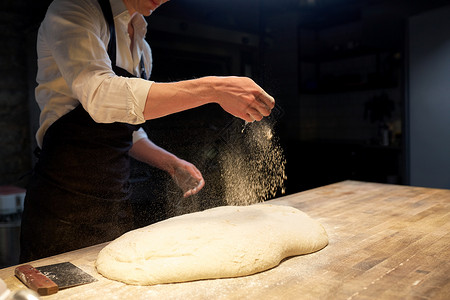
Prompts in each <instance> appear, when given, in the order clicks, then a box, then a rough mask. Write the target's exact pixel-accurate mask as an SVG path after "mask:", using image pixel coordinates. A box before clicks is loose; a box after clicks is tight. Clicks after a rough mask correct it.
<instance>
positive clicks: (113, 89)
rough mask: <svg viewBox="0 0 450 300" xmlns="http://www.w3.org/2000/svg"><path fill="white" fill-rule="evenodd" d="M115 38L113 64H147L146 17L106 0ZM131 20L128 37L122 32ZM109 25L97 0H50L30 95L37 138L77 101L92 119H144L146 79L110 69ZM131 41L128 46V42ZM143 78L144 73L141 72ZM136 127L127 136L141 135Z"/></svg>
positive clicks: (134, 69) (135, 67)
mask: <svg viewBox="0 0 450 300" xmlns="http://www.w3.org/2000/svg"><path fill="white" fill-rule="evenodd" d="M110 3H111V7H112V11H113V16H114V24H115V29H116V39H117V58H116V60H117V61H116V65H117V66H119V67H121V68H123V69H125V70H127V71H128V72H130V73H131V74H134V75H136V76H138V77H139V76H140V66H139V62H140V60H141V57H143V60H144V63H145V72H146V74H150V72H151V68H152V56H151V50H150V47H149V45H148V44H147V42H146V41H145V35H146V33H147V22H146V21H145V19H144V17H143V16H142V15H139V14H135V15H134V16H133V18H132V19H131V16H130V14H129V13H128V11H127V9H126V7H125V5H124V3H123V1H122V0H110ZM130 21H131V22H132V24H133V28H134V39H133V41H131V40H130V36H129V35H128V24H129V22H130ZM108 42H109V29H108V25H107V23H106V21H105V18H104V17H103V13H102V11H101V8H100V5H99V4H98V2H97V0H54V1H53V2H52V4H51V5H50V7H49V9H48V11H47V14H46V16H45V18H44V20H43V22H42V24H41V26H40V28H39V32H38V37H37V54H38V73H37V78H36V80H37V83H38V86H37V88H36V91H35V94H36V101H37V103H38V105H39V107H40V109H41V115H40V128H39V130H38V132H37V133H36V139H37V143H38V145H39V146H40V147H42V140H43V137H44V134H45V132H46V130H47V128H48V127H49V126H50V125H51V124H53V123H54V122H55V121H56V120H57V119H58V118H60V117H61V116H63V115H65V114H66V113H68V112H70V111H71V110H72V109H74V108H75V107H76V106H77V105H79V103H81V104H82V105H83V107H84V109H85V110H86V111H87V112H88V113H89V114H90V116H91V117H92V118H93V119H94V120H95V121H96V122H98V123H113V122H123V123H129V124H141V123H144V122H145V119H144V115H143V111H144V106H145V102H146V99H147V94H148V91H149V89H150V87H151V84H152V82H151V81H148V80H144V79H141V78H126V77H120V76H117V75H115V73H114V72H113V70H112V67H111V60H110V59H109V56H108V53H107V45H108ZM131 43H133V47H132V49H133V51H132V52H131V50H130V45H131ZM147 79H148V78H147ZM146 136H147V135H146V133H145V132H144V131H143V130H142V129H140V130H139V131H136V132H135V133H134V135H133V141H134V142H135V141H137V140H139V139H140V138H143V137H146Z"/></svg>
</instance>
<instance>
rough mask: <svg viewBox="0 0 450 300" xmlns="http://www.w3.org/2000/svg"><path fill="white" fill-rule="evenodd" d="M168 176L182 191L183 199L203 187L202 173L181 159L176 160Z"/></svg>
mask: <svg viewBox="0 0 450 300" xmlns="http://www.w3.org/2000/svg"><path fill="white" fill-rule="evenodd" d="M170 175H171V176H172V179H173V180H174V181H175V183H176V184H177V185H178V186H179V187H180V188H181V190H182V191H183V197H185V198H186V197H189V196H192V195H194V194H196V193H198V192H199V191H200V190H201V189H202V188H203V186H204V185H205V180H204V179H203V176H202V173H200V171H199V170H198V169H197V168H196V167H195V166H194V165H193V164H191V163H189V162H187V161H185V160H183V159H178V160H177V164H176V166H174V168H173V171H172V172H170Z"/></svg>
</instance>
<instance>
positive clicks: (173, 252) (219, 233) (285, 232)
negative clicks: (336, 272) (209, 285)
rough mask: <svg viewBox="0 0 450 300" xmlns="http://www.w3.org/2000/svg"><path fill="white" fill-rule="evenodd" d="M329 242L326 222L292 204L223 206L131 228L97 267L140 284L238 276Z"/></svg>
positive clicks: (107, 274)
mask: <svg viewBox="0 0 450 300" xmlns="http://www.w3.org/2000/svg"><path fill="white" fill-rule="evenodd" d="M327 244H328V236H327V234H326V232H325V230H324V228H323V227H322V225H320V224H319V223H318V222H317V221H315V220H313V219H311V218H310V217H309V216H308V215H306V214H305V213H303V212H301V211H299V210H298V209H295V208H293V207H289V206H279V205H268V204H257V205H251V206H221V207H216V208H212V209H208V210H205V211H202V212H196V213H191V214H186V215H182V216H178V217H174V218H170V219H167V220H164V221H162V222H158V223H155V224H152V225H150V226H147V227H143V228H140V229H137V230H133V231H130V232H127V233H125V234H124V235H122V236H121V237H119V238H117V239H116V240H114V241H113V242H111V243H110V244H109V245H107V246H106V247H105V248H103V249H102V250H101V251H100V253H99V255H98V258H97V261H96V267H97V270H98V272H99V273H101V274H103V275H104V276H105V277H107V278H110V279H113V280H118V281H122V282H125V283H128V284H136V285H152V284H159V283H170V282H183V281H192V280H198V279H211V278H225V277H237V276H244V275H250V274H254V273H257V272H260V271H264V270H267V269H270V268H272V267H274V266H276V265H278V264H279V263H280V261H281V260H282V259H283V258H286V257H289V256H294V255H300V254H306V253H311V252H314V251H317V250H320V249H322V248H323V247H325V246H326V245H327Z"/></svg>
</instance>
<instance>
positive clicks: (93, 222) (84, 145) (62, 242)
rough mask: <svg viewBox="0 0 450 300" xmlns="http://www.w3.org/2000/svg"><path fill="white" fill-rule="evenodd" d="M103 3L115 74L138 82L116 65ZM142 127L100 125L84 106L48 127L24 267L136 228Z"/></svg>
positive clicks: (25, 230)
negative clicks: (137, 148)
mask: <svg viewBox="0 0 450 300" xmlns="http://www.w3.org/2000/svg"><path fill="white" fill-rule="evenodd" d="M99 2H100V4H101V6H102V10H103V14H104V15H105V19H106V20H107V22H108V24H109V26H110V36H111V38H110V42H109V45H108V55H109V56H110V58H111V61H112V66H113V70H114V72H115V73H116V74H117V75H119V76H126V77H136V76H133V75H132V74H130V73H128V72H127V71H126V70H124V69H121V68H119V67H117V66H116V65H115V62H116V53H115V52H116V42H115V31H114V21H113V16H112V12H111V7H110V4H109V1H108V0H105V1H103V0H99ZM141 65H142V64H141ZM139 127H140V126H139V125H130V124H126V123H118V122H116V123H111V124H103V123H96V122H95V121H94V120H93V119H92V118H91V117H90V115H89V114H88V113H87V112H86V110H84V108H83V106H82V105H79V106H78V107H76V108H75V109H74V110H72V111H70V112H69V113H67V114H66V115H64V116H63V117H61V118H60V119H58V120H57V121H56V122H55V123H53V124H52V125H51V126H50V127H49V128H48V130H47V132H46V133H45V136H44V139H43V144H42V150H41V152H40V155H39V161H38V162H37V164H36V166H35V169H34V172H33V176H32V178H31V181H30V185H29V187H28V188H27V194H26V198H25V207H24V212H23V217H22V229H21V257H20V260H21V262H25V261H30V260H35V259H39V258H42V257H47V256H51V255H55V254H59V253H63V252H67V251H71V250H75V249H79V248H83V247H87V246H91V245H94V244H98V243H102V242H107V241H110V240H112V239H114V238H116V237H118V236H120V235H121V234H123V233H124V232H126V231H129V230H131V229H132V228H133V216H132V208H131V206H130V202H129V198H130V184H129V177H130V157H129V155H128V151H129V150H130V148H131V146H132V134H133V131H135V130H137V129H139Z"/></svg>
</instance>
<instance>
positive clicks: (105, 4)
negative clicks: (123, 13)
mask: <svg viewBox="0 0 450 300" xmlns="http://www.w3.org/2000/svg"><path fill="white" fill-rule="evenodd" d="M98 3H99V4H100V7H101V9H102V12H103V15H104V16H105V20H106V22H107V23H108V26H109V35H110V37H109V43H108V54H109V58H110V59H111V65H112V66H115V65H116V29H115V27H114V17H113V13H112V8H111V5H110V4H109V0H98Z"/></svg>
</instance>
